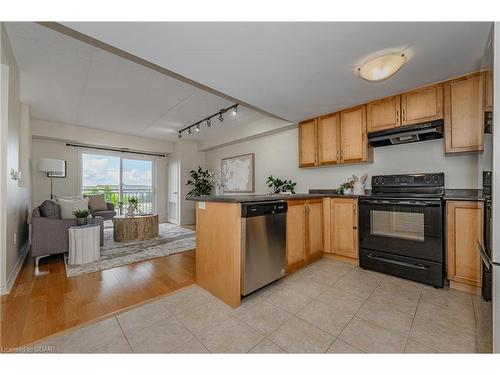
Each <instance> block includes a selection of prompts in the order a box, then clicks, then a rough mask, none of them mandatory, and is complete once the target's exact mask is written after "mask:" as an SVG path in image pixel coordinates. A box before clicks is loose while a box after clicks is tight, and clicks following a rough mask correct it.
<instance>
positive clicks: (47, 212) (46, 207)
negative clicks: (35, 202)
mask: <svg viewBox="0 0 500 375" xmlns="http://www.w3.org/2000/svg"><path fill="white" fill-rule="evenodd" d="M40 214H41V215H42V217H50V218H51V219H60V218H61V207H60V206H59V204H58V203H57V202H55V201H53V200H45V201H43V203H42V204H41V205H40Z"/></svg>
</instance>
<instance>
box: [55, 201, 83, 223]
mask: <svg viewBox="0 0 500 375" xmlns="http://www.w3.org/2000/svg"><path fill="white" fill-rule="evenodd" d="M57 201H58V203H59V205H60V206H61V218H62V219H74V218H75V215H73V211H76V210H88V209H89V199H88V198H81V199H80V200H66V199H62V198H60V197H59V198H58V199H57Z"/></svg>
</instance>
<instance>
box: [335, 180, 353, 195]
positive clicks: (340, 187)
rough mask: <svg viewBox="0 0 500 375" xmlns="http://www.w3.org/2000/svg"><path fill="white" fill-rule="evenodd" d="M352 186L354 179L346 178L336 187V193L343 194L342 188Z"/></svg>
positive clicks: (350, 187)
mask: <svg viewBox="0 0 500 375" xmlns="http://www.w3.org/2000/svg"><path fill="white" fill-rule="evenodd" d="M353 187H354V180H347V181H346V182H344V183H343V184H342V185H340V186H339V188H338V189H337V193H339V194H344V189H352V188H353Z"/></svg>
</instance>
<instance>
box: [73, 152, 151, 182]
mask: <svg viewBox="0 0 500 375" xmlns="http://www.w3.org/2000/svg"><path fill="white" fill-rule="evenodd" d="M82 165H83V169H82V182H83V187H84V188H85V187H91V186H102V185H109V186H113V187H114V186H116V187H118V186H119V184H120V157H118V156H109V155H97V154H83V155H82ZM152 167H153V163H152V161H150V160H130V159H123V185H124V187H125V186H144V187H151V186H152Z"/></svg>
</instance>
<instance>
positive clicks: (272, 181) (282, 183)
mask: <svg viewBox="0 0 500 375" xmlns="http://www.w3.org/2000/svg"><path fill="white" fill-rule="evenodd" d="M296 185H297V183H296V182H292V180H281V179H280V178H278V177H276V178H274V177H273V176H272V175H271V176H269V177H268V178H267V186H268V187H270V188H272V189H273V193H279V192H284V191H291V192H292V194H295V186H296Z"/></svg>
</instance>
